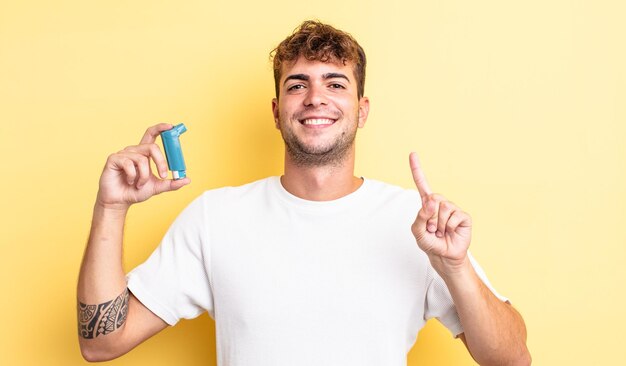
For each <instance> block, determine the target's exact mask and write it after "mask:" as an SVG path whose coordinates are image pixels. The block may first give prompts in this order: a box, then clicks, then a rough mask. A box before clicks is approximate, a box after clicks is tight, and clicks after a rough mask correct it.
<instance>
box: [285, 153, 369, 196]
mask: <svg viewBox="0 0 626 366" xmlns="http://www.w3.org/2000/svg"><path fill="white" fill-rule="evenodd" d="M280 181H281V183H282V185H283V187H284V188H285V189H286V190H287V192H289V193H291V194H293V195H294V196H296V197H300V198H302V199H305V200H309V201H330V200H335V199H338V198H341V197H343V196H346V195H348V194H350V193H352V192H354V191H356V190H357V189H358V188H359V187H360V186H361V184H362V183H363V180H362V179H360V178H357V177H355V176H354V147H353V148H352V149H351V150H350V151H349V152H348V153H347V154H346V156H345V159H343V160H342V161H341V162H340V163H335V164H332V165H324V166H301V165H298V164H296V163H295V162H294V161H293V160H292V159H291V157H290V156H289V153H287V152H285V174H284V175H283V176H282V177H281V179H280Z"/></svg>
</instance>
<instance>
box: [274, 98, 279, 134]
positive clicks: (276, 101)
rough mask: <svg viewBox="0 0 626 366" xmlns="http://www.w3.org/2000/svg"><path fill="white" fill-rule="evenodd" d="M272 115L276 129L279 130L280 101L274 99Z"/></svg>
mask: <svg viewBox="0 0 626 366" xmlns="http://www.w3.org/2000/svg"><path fill="white" fill-rule="evenodd" d="M272 114H273V115H274V127H276V128H277V129H279V126H278V99H276V98H274V99H272Z"/></svg>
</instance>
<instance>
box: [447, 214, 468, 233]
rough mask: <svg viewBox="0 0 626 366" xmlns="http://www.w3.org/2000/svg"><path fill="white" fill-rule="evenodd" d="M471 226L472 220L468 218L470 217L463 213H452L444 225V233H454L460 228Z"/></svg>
mask: <svg viewBox="0 0 626 366" xmlns="http://www.w3.org/2000/svg"><path fill="white" fill-rule="evenodd" d="M471 226H472V218H471V217H470V215H468V214H467V213H465V212H463V211H454V213H453V214H452V216H450V219H449V220H448V223H447V225H446V232H448V233H456V232H458V230H459V229H461V228H468V227H471Z"/></svg>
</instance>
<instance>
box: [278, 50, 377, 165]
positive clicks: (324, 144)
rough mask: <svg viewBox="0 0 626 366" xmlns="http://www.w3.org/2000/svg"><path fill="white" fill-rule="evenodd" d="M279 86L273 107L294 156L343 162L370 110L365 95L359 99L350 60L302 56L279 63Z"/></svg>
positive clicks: (314, 161)
mask: <svg viewBox="0 0 626 366" xmlns="http://www.w3.org/2000/svg"><path fill="white" fill-rule="evenodd" d="M279 86H280V89H279V90H280V94H279V98H278V99H274V100H273V101H272V110H273V112H274V120H275V122H276V128H278V129H279V130H280V132H281V134H282V136H283V140H284V141H285V146H286V149H287V152H288V153H289V155H290V157H291V158H292V160H293V161H294V162H295V163H296V164H298V165H304V166H320V165H328V164H338V163H341V161H342V160H343V159H344V158H345V156H346V154H347V153H348V152H349V151H350V150H351V149H352V147H353V143H354V138H355V136H356V130H357V128H360V127H363V126H364V125H365V121H366V120H367V114H368V111H369V100H368V99H367V98H366V97H362V98H361V99H360V100H359V98H358V95H357V84H356V79H355V78H354V72H353V64H352V63H347V64H346V65H343V64H341V63H333V62H327V63H325V62H320V61H309V60H306V59H305V58H303V57H300V58H298V59H297V60H296V61H295V62H293V63H286V64H283V65H282V76H281V80H280V81H279Z"/></svg>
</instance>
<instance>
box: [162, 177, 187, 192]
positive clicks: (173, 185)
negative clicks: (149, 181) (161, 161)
mask: <svg viewBox="0 0 626 366" xmlns="http://www.w3.org/2000/svg"><path fill="white" fill-rule="evenodd" d="M189 183H191V179H189V178H187V177H186V178H183V179H178V180H174V179H163V180H158V181H157V182H155V184H154V194H160V193H163V192H169V191H175V190H178V189H179V188H181V187H183V186H186V185H187V184H189Z"/></svg>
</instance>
